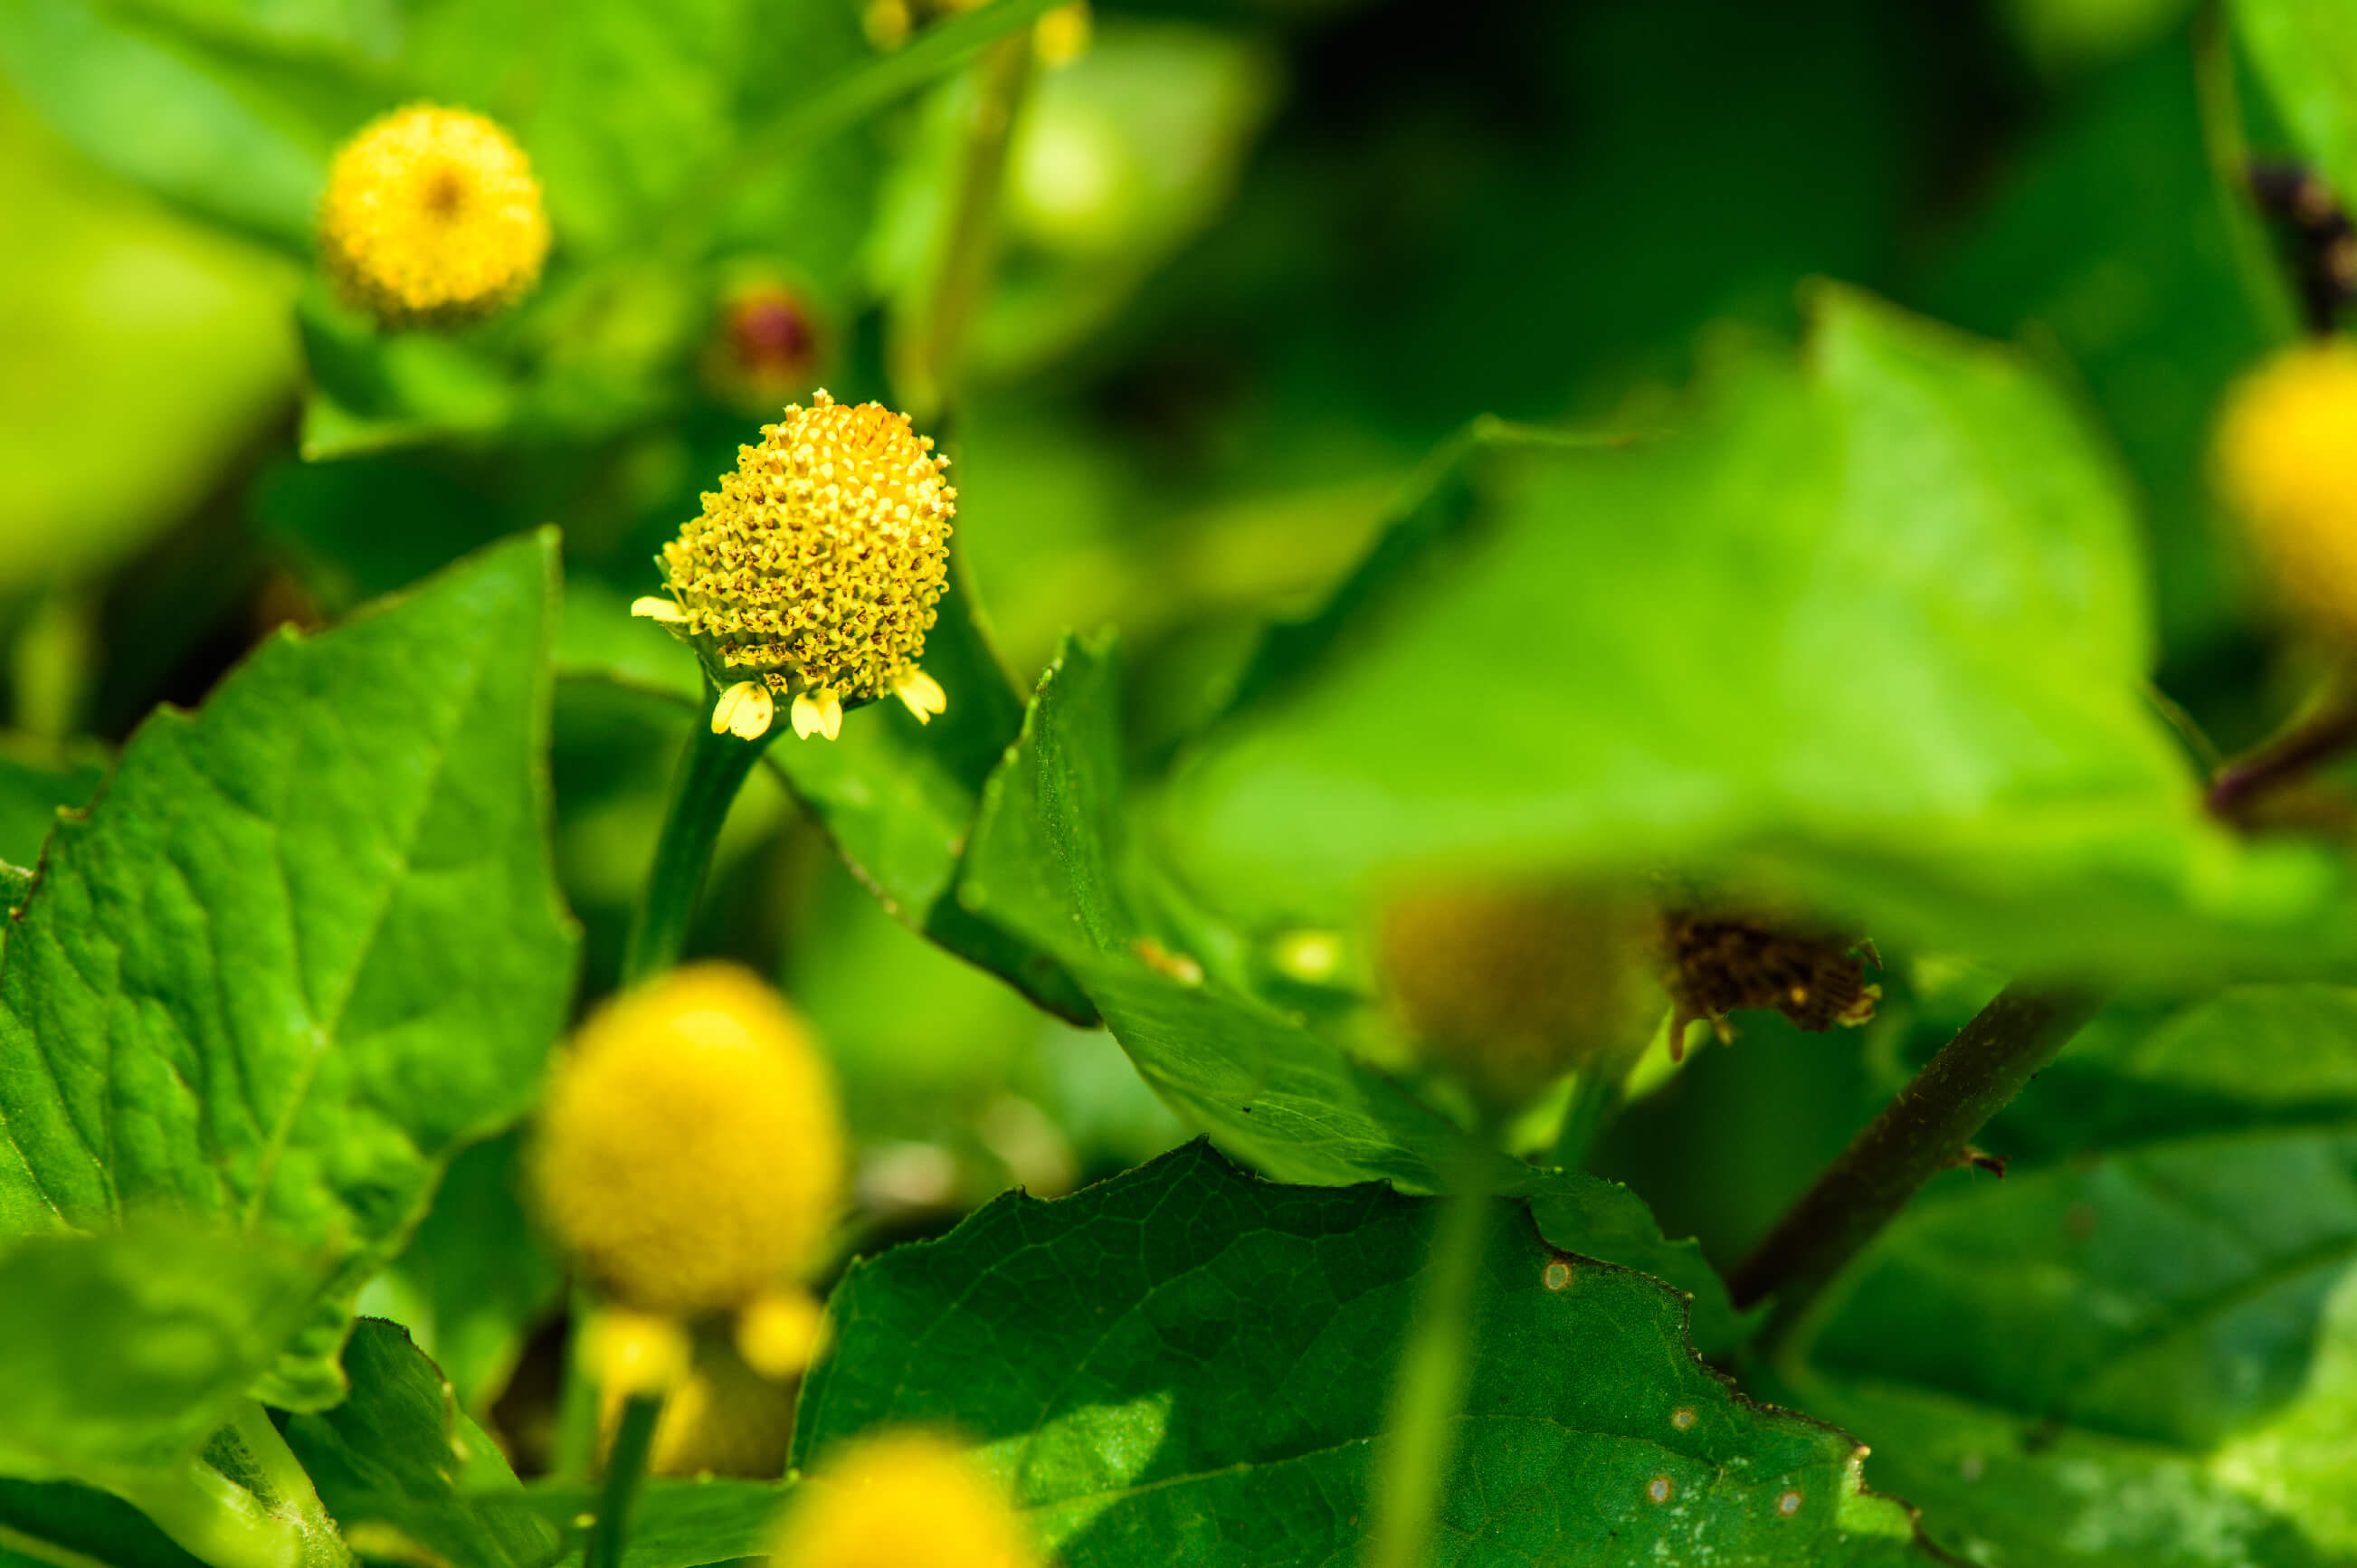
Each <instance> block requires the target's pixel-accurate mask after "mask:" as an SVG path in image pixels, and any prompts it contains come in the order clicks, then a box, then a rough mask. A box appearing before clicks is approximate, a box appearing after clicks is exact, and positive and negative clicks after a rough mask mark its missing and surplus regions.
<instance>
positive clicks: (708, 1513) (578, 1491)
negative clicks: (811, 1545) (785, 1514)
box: [526, 1476, 793, 1568]
mask: <svg viewBox="0 0 2357 1568" xmlns="http://www.w3.org/2000/svg"><path fill="white" fill-rule="evenodd" d="M792 1489H793V1488H792V1487H791V1484H789V1483H785V1482H779V1481H732V1480H719V1479H716V1478H714V1477H710V1476H705V1477H698V1478H697V1479H694V1480H692V1481H677V1480H667V1479H664V1478H662V1477H656V1478H654V1479H652V1480H650V1481H649V1482H648V1483H647V1484H646V1488H645V1489H644V1490H643V1491H641V1492H640V1494H639V1502H638V1507H637V1509H636V1510H635V1511H633V1512H632V1514H631V1516H630V1539H629V1540H628V1541H626V1542H625V1543H624V1545H623V1549H622V1568H703V1565H704V1564H705V1563H728V1562H734V1561H737V1560H738V1559H744V1558H756V1559H759V1558H766V1557H768V1556H769V1553H770V1546H771V1544H772V1543H773V1541H774V1540H775V1538H776V1534H777V1518H778V1509H779V1506H780V1504H781V1503H782V1502H783V1501H784V1499H785V1497H786V1494H787V1493H788V1492H790V1491H791V1490H792ZM526 1496H527V1497H528V1498H529V1499H530V1501H531V1504H532V1507H533V1509H534V1510H535V1511H537V1512H538V1513H539V1515H540V1517H541V1518H543V1519H544V1520H547V1521H548V1522H549V1523H550V1524H552V1525H554V1526H555V1527H557V1528H558V1529H560V1530H564V1531H565V1532H566V1541H565V1556H566V1558H567V1560H569V1561H570V1560H577V1559H578V1558H579V1555H580V1552H581V1547H582V1544H583V1541H584V1540H585V1538H586V1537H587V1530H583V1529H582V1528H581V1520H583V1519H584V1518H585V1517H587V1516H589V1515H591V1514H593V1513H594V1512H595V1511H596V1509H597V1492H596V1491H594V1490H593V1489H591V1488H590V1487H580V1486H569V1485H547V1486H536V1487H532V1488H531V1489H530V1491H529V1492H527V1493H526Z"/></svg>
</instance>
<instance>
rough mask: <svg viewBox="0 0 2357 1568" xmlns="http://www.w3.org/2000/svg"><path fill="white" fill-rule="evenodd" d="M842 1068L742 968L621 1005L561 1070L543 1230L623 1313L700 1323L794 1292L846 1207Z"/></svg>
mask: <svg viewBox="0 0 2357 1568" xmlns="http://www.w3.org/2000/svg"><path fill="white" fill-rule="evenodd" d="M844 1159H845V1154H844V1134H843V1128H842V1119H841V1114H840V1112H838V1110H837V1108H836V1102H835V1097H834V1087H833V1085H832V1083H831V1082H830V1080H829V1079H828V1075H827V1071H826V1068H825V1065H824V1063H823V1062H822V1061H821V1060H820V1058H819V1056H818V1053H817V1051H816V1050H815V1049H814V1048H813V1045H812V1042H811V1038H810V1036H809V1033H808V1032H807V1031H806V1030H805V1029H804V1027H803V1026H802V1022H801V1020H800V1019H798V1018H796V1017H795V1016H794V1015H793V1014H792V1013H791V1012H790V1011H788V1009H787V1007H786V1004H785V1003H784V1001H783V1000H782V999H781V998H780V997H779V995H778V994H777V993H776V992H774V991H772V990H771V989H770V987H769V986H767V985H765V984H763V983H761V982H760V981H759V979H757V978H756V977H755V976H754V975H753V974H752V973H750V972H748V971H746V970H743V969H739V968H737V967H736V966H735V965H732V964H717V963H714V964H695V965H690V966H688V967H686V968H683V969H679V970H674V971H673V972H671V973H669V974H667V975H664V976H663V977H662V978H661V979H658V980H656V981H653V982H652V983H649V984H648V985H646V986H644V987H642V988H640V989H639V990H636V991H632V992H628V993H624V994H623V995H621V996H619V997H618V998H616V999H615V1000H614V1001H612V1002H610V1003H608V1004H607V1005H606V1007H605V1008H604V1009H603V1010H602V1011H600V1012H599V1013H597V1015H595V1016H593V1017H592V1018H591V1019H590V1020H589V1021H588V1023H587V1025H586V1026H583V1028H582V1030H581V1033H580V1035H579V1036H578V1037H576V1040H575V1041H574V1044H573V1047H572V1049H571V1050H570V1051H569V1052H568V1053H567V1054H566V1056H565V1058H563V1060H562V1061H561V1062H560V1063H559V1065H558V1066H557V1068H556V1069H555V1072H554V1078H553V1080H552V1082H551V1084H550V1087H549V1092H548V1098H547V1101H546V1102H545V1104H544V1106H543V1107H542V1110H541V1116H540V1125H539V1129H538V1134H537V1137H536V1139H535V1142H534V1144H533V1166H532V1176H533V1188H534V1196H535V1197H536V1199H537V1203H538V1208H539V1211H540V1214H541V1216H542V1218H543V1219H544V1220H545V1222H546V1223H547V1225H548V1226H549V1228H550V1230H553V1231H554V1233H555V1235H556V1237H557V1238H558V1240H561V1241H562V1242H563V1243H564V1244H565V1248H566V1249H567V1250H568V1251H570V1252H571V1253H572V1254H573V1255H574V1256H575V1257H576V1258H577V1259H578V1260H579V1262H580V1264H581V1266H582V1269H583V1271H584V1272H585V1273H587V1276H588V1277H589V1278H590V1279H591V1280H593V1281H594V1282H596V1283H597V1285H598V1286H599V1287H601V1288H602V1289H603V1290H604V1291H606V1292H607V1293H608V1294H610V1295H611V1296H612V1297H613V1298H614V1299H615V1300H616V1301H617V1302H618V1303H619V1304H620V1305H623V1306H625V1307H629V1308H634V1309H636V1310H638V1311H640V1312H645V1313H654V1314H666V1315H670V1316H682V1317H684V1316H694V1315H696V1314H700V1313H707V1312H719V1311H731V1312H734V1311H738V1310H740V1309H744V1308H746V1307H748V1306H750V1305H754V1304H756V1303H758V1302H759V1301H760V1300H761V1299H762V1298H763V1297H764V1296H765V1295H767V1294H770V1293H772V1292H773V1291H774V1290H775V1289H777V1288H780V1287H785V1286H789V1285H790V1284H791V1281H792V1280H793V1279H794V1277H795V1276H796V1275H798V1274H799V1273H802V1271H803V1270H804V1269H805V1268H806V1267H807V1266H808V1265H809V1264H810V1263H811V1262H813V1254H814V1253H815V1251H817V1249H818V1247H819V1244H820V1243H821V1242H822V1241H823V1240H824V1238H825V1236H826V1233H827V1231H828V1229H829V1228H830V1226H832V1224H833V1223H834V1219H835V1217H836V1212H837V1209H838V1208H839V1207H840V1205H841V1203H842V1200H843V1186H844Z"/></svg>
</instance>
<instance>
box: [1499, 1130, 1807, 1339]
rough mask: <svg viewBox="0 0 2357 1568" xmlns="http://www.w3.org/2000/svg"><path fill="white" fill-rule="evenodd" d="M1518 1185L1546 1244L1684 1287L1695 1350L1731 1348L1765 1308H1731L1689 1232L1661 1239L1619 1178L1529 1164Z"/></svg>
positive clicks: (1723, 1288)
mask: <svg viewBox="0 0 2357 1568" xmlns="http://www.w3.org/2000/svg"><path fill="white" fill-rule="evenodd" d="M1522 1190H1523V1191H1524V1192H1525V1193H1526V1194H1527V1195H1528V1196H1529V1198H1530V1205H1531V1219H1533V1220H1534V1221H1535V1222H1536V1223H1537V1225H1538V1228H1539V1234H1540V1235H1541V1236H1543V1237H1544V1238H1545V1239H1546V1240H1547V1242H1548V1244H1549V1245H1551V1246H1554V1247H1556V1248H1558V1249H1560V1250H1561V1251H1566V1252H1577V1253H1580V1254H1581V1255H1582V1256H1585V1257H1590V1258H1601V1259H1603V1260H1604V1261H1606V1262H1613V1263H1618V1264H1620V1266H1621V1267H1622V1268H1624V1269H1634V1270H1635V1271H1637V1273H1641V1274H1651V1275H1652V1277H1653V1278H1655V1279H1657V1280H1659V1281H1661V1282H1662V1283H1663V1284H1665V1285H1668V1286H1669V1287H1670V1288H1671V1289H1673V1290H1675V1291H1679V1292H1682V1293H1684V1294H1685V1295H1686V1296H1687V1298H1688V1300H1689V1305H1690V1306H1691V1317H1690V1321H1689V1322H1688V1324H1687V1333H1688V1334H1689V1335H1690V1336H1691V1337H1692V1338H1693V1340H1694V1346H1695V1349H1696V1350H1698V1351H1700V1352H1701V1353H1702V1354H1704V1355H1706V1356H1719V1355H1724V1354H1726V1353H1727V1352H1728V1351H1730V1350H1733V1349H1735V1348H1737V1347H1738V1346H1739V1345H1741V1344H1743V1343H1744V1341H1746V1340H1748V1339H1749V1338H1750V1337H1751V1335H1752V1333H1753V1332H1754V1331H1755V1330H1756V1329H1758V1328H1759V1326H1760V1323H1761V1321H1762V1320H1763V1319H1764V1318H1765V1317H1766V1316H1767V1314H1768V1309H1767V1308H1766V1307H1765V1306H1764V1305H1763V1306H1758V1307H1754V1308H1753V1309H1752V1310H1750V1311H1749V1312H1738V1311H1736V1310H1735V1304H1734V1303H1733V1302H1732V1301H1730V1300H1729V1299H1728V1298H1727V1282H1726V1281H1725V1280H1722V1279H1720V1278H1719V1277H1718V1271H1717V1270H1716V1269H1714V1268H1712V1267H1711V1266H1710V1262H1709V1260H1707V1259H1706V1258H1705V1257H1704V1256H1703V1255H1702V1248H1701V1247H1700V1246H1699V1245H1698V1244H1696V1243H1695V1241H1694V1240H1692V1239H1691V1238H1689V1239H1687V1240H1683V1241H1672V1240H1667V1239H1665V1238H1664V1237H1663V1235H1662V1228H1661V1226H1660V1224H1659V1223H1658V1222H1657V1221H1655V1219H1653V1214H1652V1210H1651V1209H1649V1208H1646V1207H1645V1200H1644V1199H1643V1198H1641V1197H1638V1196H1637V1195H1636V1194H1635V1193H1633V1192H1631V1191H1630V1190H1629V1189H1628V1188H1627V1187H1622V1186H1621V1185H1620V1183H1618V1182H1609V1181H1598V1180H1597V1179H1596V1178H1594V1177H1593V1176H1583V1175H1581V1174H1580V1173H1579V1172H1577V1171H1546V1172H1533V1173H1531V1175H1530V1176H1527V1177H1525V1178H1524V1180H1523V1188H1522Z"/></svg>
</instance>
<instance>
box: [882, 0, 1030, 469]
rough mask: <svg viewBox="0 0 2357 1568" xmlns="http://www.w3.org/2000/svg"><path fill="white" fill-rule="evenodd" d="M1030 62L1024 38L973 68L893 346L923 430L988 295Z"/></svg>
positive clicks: (987, 52)
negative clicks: (941, 222)
mask: <svg viewBox="0 0 2357 1568" xmlns="http://www.w3.org/2000/svg"><path fill="white" fill-rule="evenodd" d="M1031 62H1032V45H1031V35H1030V33H1029V32H1028V31H1023V32H1016V33H1010V34H1008V35H1007V36H1006V37H1005V38H1000V39H998V40H997V41H996V42H995V43H992V44H991V45H989V46H988V47H987V48H985V49H984V50H983V51H982V58H981V59H980V61H979V63H978V64H977V65H976V67H975V72H974V74H975V90H974V102H973V107H972V111H971V115H972V117H971V118H970V119H969V120H968V122H967V126H966V136H965V145H964V146H963V149H962V150H961V153H960V156H959V166H958V178H957V185H956V188H955V190H954V192H953V194H952V197H951V207H950V211H949V219H948V222H947V225H946V227H945V229H944V231H943V232H942V241H941V249H940V251H939V252H937V254H936V256H935V259H934V267H935V271H934V274H933V276H932V278H931V281H930V283H929V284H928V285H927V287H926V290H925V294H924V297H923V303H922V304H921V305H920V306H919V307H918V309H917V310H915V311H914V312H911V313H910V319H909V320H907V321H906V322H905V323H904V324H903V327H902V330H901V331H900V332H899V334H898V335H897V341H896V342H895V343H894V345H893V356H892V358H893V365H892V383H893V386H894V387H895V388H896V389H897V390H898V391H899V394H900V401H901V403H902V404H903V406H904V407H905V408H906V409H907V411H908V413H909V418H910V419H911V420H913V421H915V422H916V423H917V424H920V425H926V426H933V425H936V424H938V423H939V421H940V420H941V417H942V412H943V410H945V409H946V408H947V407H948V406H949V403H950V398H951V393H952V383H953V382H954V381H955V379H956V376H957V361H958V357H959V354H960V353H961V351H962V350H963V349H964V347H965V336H966V328H967V327H968V326H969V325H971V324H972V322H973V320H974V313H975V312H976V311H977V310H979V309H980V308H981V306H982V302H983V297H984V295H985V294H986V293H987V292H988V289H989V285H990V270H991V268H990V263H991V259H992V251H993V248H994V247H993V239H994V235H993V230H994V228H995V226H996V219H997V215H998V203H999V191H1000V189H1001V188H1003V187H1004V186H1005V184H1006V147H1007V143H1008V141H1009V139H1010V138H1011V137H1012V135H1013V134H1014V130H1015V119H1016V115H1017V112H1018V111H1019V110H1020V109H1021V107H1022V104H1023V95H1024V91H1025V89H1026V88H1028V86H1029V85H1030V81H1031Z"/></svg>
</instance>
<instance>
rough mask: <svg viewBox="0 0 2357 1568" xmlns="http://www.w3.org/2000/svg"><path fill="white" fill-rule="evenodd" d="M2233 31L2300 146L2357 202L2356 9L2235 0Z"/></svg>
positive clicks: (2324, 1)
mask: <svg viewBox="0 0 2357 1568" xmlns="http://www.w3.org/2000/svg"><path fill="white" fill-rule="evenodd" d="M2233 12H2234V23H2235V32H2236V35H2237V36H2238V37H2239V38H2241V39H2242V43H2243V48H2244V51H2245V52H2246V53H2248V55H2249V56H2250V59H2251V63H2252V65H2253V66H2255V68H2256V69H2257V70H2258V73H2259V78H2260V80H2261V81H2264V82H2265V83H2266V88H2267V91H2268V92H2269V94H2270V95H2271V96H2273V98H2274V99H2275V104H2276V112H2277V113H2280V114H2281V115H2282V116H2283V120H2284V123H2285V124H2287V126H2289V127H2290V129H2291V133H2292V134H2293V135H2294V136H2295V137H2296V138H2297V139H2298V142H2299V150H2300V152H2301V154H2302V155H2303V156H2305V157H2306V158H2307V159H2308V161H2309V163H2311V164H2313V165H2315V166H2316V168H2317V170H2318V172H2319V173H2321V174H2322V175H2323V176H2324V177H2325V179H2326V180H2327V181H2329V182H2330V184H2331V186H2332V188H2333V191H2334V193H2335V194H2336V195H2338V196H2339V197H2340V198H2341V206H2342V207H2343V208H2352V207H2357V10H2352V9H2351V8H2350V7H2349V6H2348V5H2344V4H2341V0H2234V5H2233Z"/></svg>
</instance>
